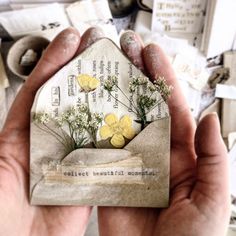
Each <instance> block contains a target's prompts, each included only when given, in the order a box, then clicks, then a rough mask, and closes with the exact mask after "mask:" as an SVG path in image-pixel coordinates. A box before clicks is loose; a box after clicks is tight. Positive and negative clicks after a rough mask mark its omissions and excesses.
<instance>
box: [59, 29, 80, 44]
mask: <svg viewBox="0 0 236 236" xmlns="http://www.w3.org/2000/svg"><path fill="white" fill-rule="evenodd" d="M61 40H63V42H64V44H76V45H77V44H78V42H79V40H80V36H79V32H78V31H77V30H76V29H75V28H73V27H69V28H67V29H66V30H64V31H62V34H61Z"/></svg>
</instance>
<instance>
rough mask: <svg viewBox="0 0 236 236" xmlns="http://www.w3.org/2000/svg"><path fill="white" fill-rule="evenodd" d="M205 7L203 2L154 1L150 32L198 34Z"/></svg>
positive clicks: (202, 0)
mask: <svg viewBox="0 0 236 236" xmlns="http://www.w3.org/2000/svg"><path fill="white" fill-rule="evenodd" d="M205 7H206V1H205V0H188V1H181V0H175V1H173V0H155V1H154V3H153V17H152V31H154V32H160V31H161V32H163V31H166V32H182V33H200V32H201V30H202V28H203V22H204V10H205Z"/></svg>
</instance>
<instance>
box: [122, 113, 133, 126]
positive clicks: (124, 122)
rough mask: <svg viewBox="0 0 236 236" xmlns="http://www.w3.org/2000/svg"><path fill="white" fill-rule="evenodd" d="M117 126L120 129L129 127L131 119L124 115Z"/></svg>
mask: <svg viewBox="0 0 236 236" xmlns="http://www.w3.org/2000/svg"><path fill="white" fill-rule="evenodd" d="M119 125H120V126H121V127H122V128H125V127H130V126H131V125H132V119H131V118H130V116H128V115H125V116H123V117H122V118H121V119H120V122H119Z"/></svg>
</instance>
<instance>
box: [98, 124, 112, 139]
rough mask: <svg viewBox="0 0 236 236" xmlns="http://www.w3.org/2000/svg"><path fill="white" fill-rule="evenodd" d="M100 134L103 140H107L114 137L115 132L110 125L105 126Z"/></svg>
mask: <svg viewBox="0 0 236 236" xmlns="http://www.w3.org/2000/svg"><path fill="white" fill-rule="evenodd" d="M99 134H100V137H101V138H102V139H107V138H110V137H111V136H112V135H113V132H112V129H111V128H110V127H109V126H108V125H103V126H102V127H101V128H100V130H99Z"/></svg>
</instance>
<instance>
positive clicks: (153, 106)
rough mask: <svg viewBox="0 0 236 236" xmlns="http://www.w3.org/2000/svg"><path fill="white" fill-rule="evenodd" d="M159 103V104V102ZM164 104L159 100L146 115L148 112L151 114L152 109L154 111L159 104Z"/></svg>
mask: <svg viewBox="0 0 236 236" xmlns="http://www.w3.org/2000/svg"><path fill="white" fill-rule="evenodd" d="M160 101H161V102H160ZM163 102H164V100H163V99H162V98H161V99H159V100H158V101H157V103H156V105H154V106H153V107H152V108H151V109H150V110H149V111H148V112H146V114H148V113H149V112H151V111H152V110H153V109H155V108H156V107H157V106H158V105H159V104H162V103H163Z"/></svg>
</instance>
